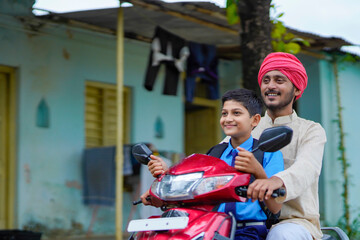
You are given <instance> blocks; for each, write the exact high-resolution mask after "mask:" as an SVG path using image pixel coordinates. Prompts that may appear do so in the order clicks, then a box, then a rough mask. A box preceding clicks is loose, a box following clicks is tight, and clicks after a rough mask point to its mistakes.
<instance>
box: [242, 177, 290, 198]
mask: <svg viewBox="0 0 360 240" xmlns="http://www.w3.org/2000/svg"><path fill="white" fill-rule="evenodd" d="M281 187H284V183H283V181H282V180H281V179H280V178H278V177H276V176H272V177H271V178H268V179H256V180H255V181H254V182H253V183H251V184H250V185H249V188H248V191H247V196H248V198H251V199H252V201H253V202H254V201H256V200H259V201H264V200H269V199H270V198H271V194H272V193H273V191H274V190H275V189H278V188H281Z"/></svg>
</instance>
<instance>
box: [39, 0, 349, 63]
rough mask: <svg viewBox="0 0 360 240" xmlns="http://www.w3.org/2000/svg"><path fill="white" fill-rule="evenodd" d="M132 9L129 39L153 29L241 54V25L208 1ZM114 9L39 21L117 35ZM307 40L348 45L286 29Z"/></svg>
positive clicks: (322, 45) (148, 2)
mask: <svg viewBox="0 0 360 240" xmlns="http://www.w3.org/2000/svg"><path fill="white" fill-rule="evenodd" d="M130 2H131V3H132V4H133V7H127V8H124V31H125V36H126V37H128V38H135V39H139V40H142V41H150V39H151V38H152V36H153V33H154V30H155V27H156V26H161V27H162V28H164V29H166V30H168V31H170V32H172V33H174V34H176V35H178V36H181V37H183V38H184V39H186V40H189V41H195V42H199V43H206V44H212V45H216V46H217V47H218V49H219V50H220V51H219V52H220V55H223V56H224V57H230V58H238V57H239V56H240V55H239V54H240V49H239V45H240V37H239V33H240V31H241V29H240V24H235V25H229V24H228V22H227V19H226V12H225V9H223V8H220V7H218V6H217V5H215V4H213V3H209V2H177V3H166V2H162V1H160V0H131V1H130ZM117 11H118V9H117V8H110V9H98V10H89V11H80V12H70V13H62V14H54V13H52V14H49V15H45V16H42V18H47V19H52V20H54V21H65V22H66V21H67V22H72V23H73V22H74V21H77V22H81V23H86V24H91V25H94V26H98V27H101V28H104V29H109V30H111V31H113V33H114V34H115V32H116V23H117ZM288 30H289V31H290V32H292V33H294V34H295V35H297V36H299V37H302V38H304V39H306V40H308V41H309V42H310V43H311V47H310V48H306V47H304V49H305V50H306V49H307V50H309V49H310V50H322V49H329V48H331V49H334V48H335V49H340V47H341V46H344V45H351V44H350V43H349V42H346V41H345V40H343V39H341V38H336V37H332V38H325V37H321V36H318V35H315V34H311V33H305V32H300V31H297V30H294V29H288Z"/></svg>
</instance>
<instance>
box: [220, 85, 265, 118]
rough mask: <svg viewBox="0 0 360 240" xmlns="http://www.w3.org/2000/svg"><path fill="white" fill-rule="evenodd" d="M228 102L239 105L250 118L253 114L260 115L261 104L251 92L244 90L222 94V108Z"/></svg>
mask: <svg viewBox="0 0 360 240" xmlns="http://www.w3.org/2000/svg"><path fill="white" fill-rule="evenodd" d="M230 100H233V101H236V102H239V103H241V104H242V105H243V106H244V107H245V108H246V109H247V110H248V111H249V114H250V117H252V116H254V115H255V114H260V115H261V112H262V108H263V103H262V101H261V99H260V98H259V97H258V96H257V95H256V93H255V92H254V91H252V90H249V89H245V88H238V89H234V90H229V91H227V92H226V93H224V95H223V96H222V98H221V101H222V105H223V106H224V103H225V102H226V101H230Z"/></svg>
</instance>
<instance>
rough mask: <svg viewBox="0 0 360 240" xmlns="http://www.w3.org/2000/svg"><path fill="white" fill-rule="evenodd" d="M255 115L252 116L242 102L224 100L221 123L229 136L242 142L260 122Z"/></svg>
mask: <svg viewBox="0 0 360 240" xmlns="http://www.w3.org/2000/svg"><path fill="white" fill-rule="evenodd" d="M257 115H258V114H257ZM255 116H256V115H255ZM255 116H252V117H250V114H249V111H248V110H247V109H246V108H245V107H244V106H243V105H242V104H241V103H240V102H237V101H234V100H229V101H226V102H224V105H223V108H222V111H221V118H220V125H221V128H222V129H223V131H224V133H225V134H226V135H227V136H230V137H231V138H232V140H234V141H236V142H239V143H240V144H241V143H243V142H245V141H246V140H247V139H248V138H249V137H250V135H251V131H252V129H253V128H254V127H256V125H257V124H258V121H257V120H256V119H255ZM259 116H260V115H259ZM240 144H238V145H240Z"/></svg>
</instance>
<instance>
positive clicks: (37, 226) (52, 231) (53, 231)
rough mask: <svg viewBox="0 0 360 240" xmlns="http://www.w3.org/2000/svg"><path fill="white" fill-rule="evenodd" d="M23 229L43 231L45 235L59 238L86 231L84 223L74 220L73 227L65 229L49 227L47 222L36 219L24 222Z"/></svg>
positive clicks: (81, 233)
mask: <svg viewBox="0 0 360 240" xmlns="http://www.w3.org/2000/svg"><path fill="white" fill-rule="evenodd" d="M60 225H61V224H60ZM23 229H24V230H29V231H33V232H41V233H42V235H43V236H44V237H48V238H59V239H61V238H63V237H67V236H77V235H83V234H84V233H85V232H84V228H83V225H82V224H81V223H78V222H75V221H74V220H72V221H71V228H69V229H63V228H61V227H56V228H49V227H47V226H46V225H45V224H43V223H39V222H36V221H29V222H28V223H26V224H24V225H23Z"/></svg>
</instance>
